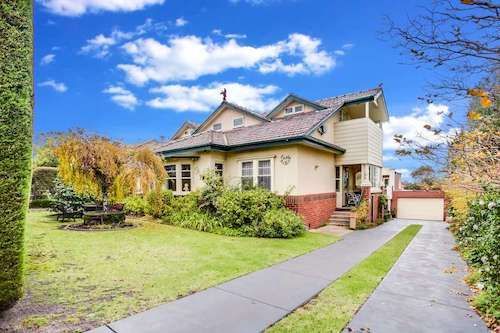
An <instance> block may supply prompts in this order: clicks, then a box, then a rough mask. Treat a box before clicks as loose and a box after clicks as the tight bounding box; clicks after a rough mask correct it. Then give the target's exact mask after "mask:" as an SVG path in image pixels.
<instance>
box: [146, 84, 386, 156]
mask: <svg viewBox="0 0 500 333" xmlns="http://www.w3.org/2000/svg"><path fill="white" fill-rule="evenodd" d="M380 91H381V88H380V87H378V88H375V89H370V90H366V91H360V92H355V93H350V94H345V95H340V96H335V97H330V98H325V99H321V100H318V101H316V102H315V103H317V104H320V105H323V106H324V107H325V109H323V110H317V111H311V112H305V113H300V114H295V115H290V116H286V117H283V118H277V119H273V120H269V119H267V118H265V119H266V120H267V122H265V123H261V124H258V125H253V126H248V127H241V128H237V129H233V130H230V131H226V132H217V131H205V132H201V133H196V134H194V135H192V136H190V137H186V138H182V139H179V140H172V141H170V142H167V143H164V144H161V145H158V146H157V147H156V151H157V152H168V151H178V150H182V149H189V148H195V147H200V146H209V145H219V146H224V147H227V148H232V147H237V146H240V145H246V144H252V143H263V142H269V141H275V140H284V139H291V138H297V137H304V136H307V135H308V133H309V132H310V131H311V130H312V129H313V128H315V126H317V125H319V124H320V123H321V122H322V121H323V120H324V119H326V118H328V117H329V116H330V115H331V114H332V113H334V112H336V111H337V110H338V109H339V108H340V107H341V106H342V105H343V104H344V103H348V102H353V101H356V100H359V99H363V98H369V97H374V96H375V95H377V94H378V93H379V92H380ZM225 103H227V104H230V103H228V102H225ZM233 106H235V107H237V108H240V109H242V110H245V111H247V112H252V113H254V114H256V113H255V112H253V111H250V110H248V109H245V108H242V107H241V106H238V105H235V104H233ZM259 116H260V117H263V116H262V115H260V114H259Z"/></svg>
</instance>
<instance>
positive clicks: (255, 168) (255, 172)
mask: <svg viewBox="0 0 500 333" xmlns="http://www.w3.org/2000/svg"><path fill="white" fill-rule="evenodd" d="M263 161H269V175H259V169H260V167H259V164H260V163H259V162H263ZM244 163H252V169H251V170H252V175H251V177H252V187H259V177H269V178H270V179H269V189H268V188H266V189H267V190H269V191H271V192H272V191H274V158H272V157H264V158H257V159H245V160H242V161H240V163H239V164H240V187H241V188H243V178H244V177H243V164H244ZM249 177H250V176H246V177H245V178H249ZM264 188H265V187H264Z"/></svg>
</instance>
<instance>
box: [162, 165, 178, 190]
mask: <svg viewBox="0 0 500 333" xmlns="http://www.w3.org/2000/svg"><path fill="white" fill-rule="evenodd" d="M165 171H167V176H168V178H167V189H169V190H170V191H174V192H175V191H177V172H176V168H175V164H170V165H166V166H165Z"/></svg>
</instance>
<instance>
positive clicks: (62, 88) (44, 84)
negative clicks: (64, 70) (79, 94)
mask: <svg viewBox="0 0 500 333" xmlns="http://www.w3.org/2000/svg"><path fill="white" fill-rule="evenodd" d="M38 86H39V87H50V88H52V89H54V90H55V91H57V92H60V93H63V92H65V91H67V90H68V87H67V86H66V85H65V84H64V83H62V82H56V81H54V80H47V81H43V82H40V83H39V84H38Z"/></svg>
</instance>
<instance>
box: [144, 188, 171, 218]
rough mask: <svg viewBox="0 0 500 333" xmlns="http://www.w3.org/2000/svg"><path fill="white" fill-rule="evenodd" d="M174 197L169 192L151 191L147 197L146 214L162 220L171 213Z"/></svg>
mask: <svg viewBox="0 0 500 333" xmlns="http://www.w3.org/2000/svg"><path fill="white" fill-rule="evenodd" d="M173 199H174V195H173V194H172V192H171V191H169V190H156V191H151V192H149V193H148V194H147V196H146V203H147V204H146V214H148V215H151V216H152V217H156V218H161V217H163V216H165V215H167V214H168V213H169V210H170V205H171V203H172V200H173Z"/></svg>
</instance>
